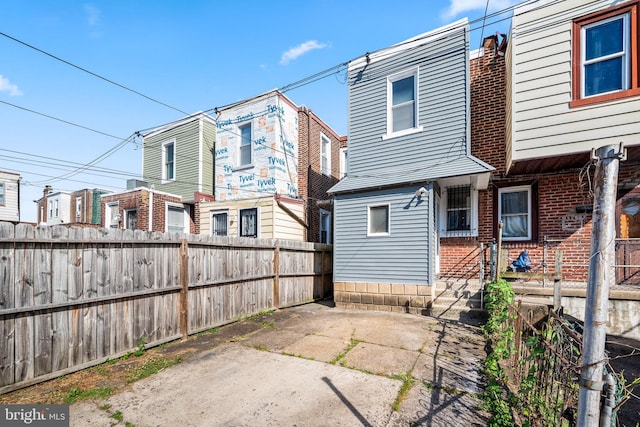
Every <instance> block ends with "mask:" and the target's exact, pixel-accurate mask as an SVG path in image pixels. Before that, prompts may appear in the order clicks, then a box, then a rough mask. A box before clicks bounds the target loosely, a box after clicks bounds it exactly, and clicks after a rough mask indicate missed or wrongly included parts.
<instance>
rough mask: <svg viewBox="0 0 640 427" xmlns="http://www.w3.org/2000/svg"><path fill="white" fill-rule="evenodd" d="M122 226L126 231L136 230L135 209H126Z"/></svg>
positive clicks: (136, 215)
mask: <svg viewBox="0 0 640 427" xmlns="http://www.w3.org/2000/svg"><path fill="white" fill-rule="evenodd" d="M124 224H125V228H126V229H127V230H136V229H137V228H138V210H137V209H127V210H125V211H124Z"/></svg>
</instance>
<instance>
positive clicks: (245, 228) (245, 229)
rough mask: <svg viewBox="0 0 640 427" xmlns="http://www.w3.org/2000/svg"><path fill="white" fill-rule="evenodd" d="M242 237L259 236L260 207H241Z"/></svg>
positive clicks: (240, 232)
mask: <svg viewBox="0 0 640 427" xmlns="http://www.w3.org/2000/svg"><path fill="white" fill-rule="evenodd" d="M238 216H239V217H240V227H239V234H240V237H258V208H251V209H240V212H239V215H238Z"/></svg>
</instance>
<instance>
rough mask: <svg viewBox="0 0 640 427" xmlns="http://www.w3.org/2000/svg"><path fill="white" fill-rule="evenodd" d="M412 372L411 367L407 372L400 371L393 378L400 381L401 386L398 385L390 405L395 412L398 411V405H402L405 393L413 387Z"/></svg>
mask: <svg viewBox="0 0 640 427" xmlns="http://www.w3.org/2000/svg"><path fill="white" fill-rule="evenodd" d="M412 374H413V369H410V370H409V372H407V373H406V374H405V373H401V374H398V375H395V376H394V378H395V379H397V380H399V381H402V386H400V390H399V391H398V395H397V396H396V400H395V401H394V402H393V404H392V405H391V407H392V408H393V410H394V411H396V412H399V411H400V407H401V406H402V401H404V399H405V398H406V397H407V394H409V390H411V388H412V387H413V383H414V379H413V376H412Z"/></svg>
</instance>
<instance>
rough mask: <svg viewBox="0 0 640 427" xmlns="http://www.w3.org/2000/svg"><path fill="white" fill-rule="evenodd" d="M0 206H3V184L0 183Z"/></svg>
mask: <svg viewBox="0 0 640 427" xmlns="http://www.w3.org/2000/svg"><path fill="white" fill-rule="evenodd" d="M0 206H4V182H0Z"/></svg>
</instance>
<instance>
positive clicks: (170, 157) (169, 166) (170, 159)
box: [162, 141, 176, 181]
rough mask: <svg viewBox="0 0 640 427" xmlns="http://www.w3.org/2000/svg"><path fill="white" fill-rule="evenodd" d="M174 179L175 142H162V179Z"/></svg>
mask: <svg viewBox="0 0 640 427" xmlns="http://www.w3.org/2000/svg"><path fill="white" fill-rule="evenodd" d="M175 179H176V143H175V141H170V142H166V143H164V144H162V180H163V181H175Z"/></svg>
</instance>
